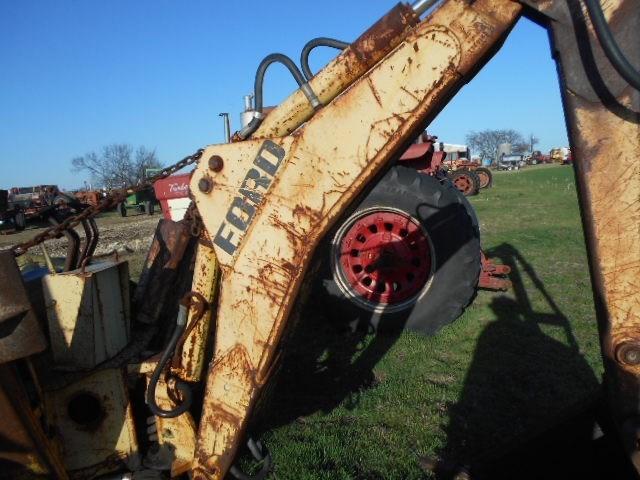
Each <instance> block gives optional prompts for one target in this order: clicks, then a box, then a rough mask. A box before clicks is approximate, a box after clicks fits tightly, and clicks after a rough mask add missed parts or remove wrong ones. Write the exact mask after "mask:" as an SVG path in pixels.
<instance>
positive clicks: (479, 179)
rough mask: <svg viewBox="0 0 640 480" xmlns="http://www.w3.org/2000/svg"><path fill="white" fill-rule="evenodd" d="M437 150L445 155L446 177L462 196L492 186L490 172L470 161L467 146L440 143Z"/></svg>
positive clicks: (473, 193)
mask: <svg viewBox="0 0 640 480" xmlns="http://www.w3.org/2000/svg"><path fill="white" fill-rule="evenodd" d="M439 149H440V151H441V152H445V153H446V156H445V159H444V161H443V167H444V169H445V170H446V172H447V175H448V176H449V178H450V179H451V181H452V182H453V184H454V185H455V186H456V188H457V189H458V190H460V191H461V192H462V193H463V194H464V195H467V196H469V195H475V194H477V193H478V191H479V190H480V189H483V188H489V187H491V186H492V185H493V175H492V174H491V170H489V169H488V168H486V167H483V166H482V165H481V164H480V163H479V162H474V161H472V160H471V151H470V150H469V147H468V146H467V145H454V144H449V143H442V142H440V144H439Z"/></svg>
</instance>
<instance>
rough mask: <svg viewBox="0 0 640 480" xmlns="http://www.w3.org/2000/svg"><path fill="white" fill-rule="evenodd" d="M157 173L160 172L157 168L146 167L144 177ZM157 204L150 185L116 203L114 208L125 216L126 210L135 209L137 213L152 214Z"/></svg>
mask: <svg viewBox="0 0 640 480" xmlns="http://www.w3.org/2000/svg"><path fill="white" fill-rule="evenodd" d="M158 173H160V169H159V168H147V169H146V170H145V178H150V177H153V176H154V175H157V174H158ZM157 205H158V199H157V198H156V195H155V192H154V189H153V187H152V186H150V187H148V188H145V189H143V190H140V191H138V192H135V193H132V194H131V195H129V196H128V197H127V198H126V200H124V201H123V202H120V203H119V204H118V206H117V207H116V209H117V211H118V213H119V214H120V216H122V217H126V216H127V212H128V210H136V211H137V212H139V213H143V214H144V213H146V214H147V215H153V213H154V211H155V208H156V206H157Z"/></svg>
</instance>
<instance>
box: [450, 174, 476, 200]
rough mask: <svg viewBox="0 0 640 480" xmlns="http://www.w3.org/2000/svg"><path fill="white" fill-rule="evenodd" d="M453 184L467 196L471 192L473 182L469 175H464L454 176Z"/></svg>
mask: <svg viewBox="0 0 640 480" xmlns="http://www.w3.org/2000/svg"><path fill="white" fill-rule="evenodd" d="M453 184H454V185H455V186H456V188H457V189H458V190H460V191H461V192H462V193H464V194H465V195H469V194H470V193H471V192H472V191H473V180H472V179H471V175H467V174H466V173H461V174H459V175H456V177H455V179H454V180H453Z"/></svg>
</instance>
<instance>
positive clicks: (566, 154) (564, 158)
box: [549, 147, 572, 165]
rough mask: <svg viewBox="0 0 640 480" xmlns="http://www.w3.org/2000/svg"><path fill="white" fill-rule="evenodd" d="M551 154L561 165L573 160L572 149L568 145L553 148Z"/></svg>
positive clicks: (553, 160) (554, 161) (554, 160)
mask: <svg viewBox="0 0 640 480" xmlns="http://www.w3.org/2000/svg"><path fill="white" fill-rule="evenodd" d="M549 156H550V157H551V161H552V162H553V163H559V164H560V165H568V164H570V163H571V162H572V155H571V150H570V149H569V148H568V147H560V148H552V149H551V151H550V152H549Z"/></svg>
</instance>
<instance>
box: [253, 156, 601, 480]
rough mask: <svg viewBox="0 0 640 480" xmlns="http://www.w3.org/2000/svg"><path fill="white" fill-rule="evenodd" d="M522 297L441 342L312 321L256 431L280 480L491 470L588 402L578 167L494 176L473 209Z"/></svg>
mask: <svg viewBox="0 0 640 480" xmlns="http://www.w3.org/2000/svg"><path fill="white" fill-rule="evenodd" d="M472 203H473V204H474V206H475V208H476V210H477V213H478V216H479V218H480V223H481V231H482V239H483V247H484V249H485V251H486V252H487V253H488V254H489V256H490V257H492V258H494V259H495V260H497V261H500V262H503V263H506V264H509V265H511V266H512V268H513V270H514V274H513V277H512V280H513V282H514V289H513V290H512V291H511V292H508V293H506V294H503V293H491V292H481V293H479V295H478V297H477V298H476V300H475V302H474V303H473V305H472V306H471V307H470V308H468V309H467V311H466V312H465V314H464V315H463V316H462V317H461V318H460V319H459V320H458V321H456V322H455V323H454V324H453V325H451V326H449V327H446V328H445V329H443V330H442V331H441V332H440V333H439V334H438V335H437V336H435V337H432V338H425V337H421V336H418V335H415V334H410V333H409V334H403V335H400V336H399V337H393V336H388V335H387V336H385V335H377V336H376V335H366V334H363V333H349V332H347V333H345V332H344V331H338V330H337V329H336V328H335V327H334V326H331V325H332V324H330V322H327V319H326V318H323V317H322V316H321V315H319V314H315V313H313V311H311V313H308V312H307V313H305V315H304V318H303V320H302V322H303V324H304V325H303V327H304V328H303V329H300V331H301V332H302V333H300V334H298V335H297V337H296V338H295V341H294V343H293V345H292V347H291V348H290V350H289V353H288V355H287V356H286V357H285V359H284V362H283V369H282V373H281V375H280V377H279V379H278V382H277V384H276V386H275V388H274V391H273V393H272V395H271V400H270V402H269V404H268V409H264V411H265V413H264V414H263V415H261V416H260V420H259V421H258V422H256V425H255V426H254V427H253V431H254V434H255V435H256V436H257V437H259V438H260V439H261V440H262V441H263V442H264V443H265V444H266V445H267V446H268V448H269V450H270V451H271V453H272V455H273V459H274V464H275V466H274V470H273V472H274V473H273V478H278V479H297V480H302V479H312V478H313V479H316V478H326V479H387V478H388V479H418V478H429V475H430V474H428V473H426V470H427V468H426V465H427V464H429V463H432V462H433V459H440V460H441V461H442V462H444V463H450V464H457V465H471V466H472V467H475V466H478V465H482V464H486V463H488V462H491V461H492V459H494V458H496V456H498V455H499V454H501V453H502V452H504V451H506V450H507V449H508V448H510V447H512V446H514V445H515V444H517V442H519V441H521V440H522V439H523V438H527V437H528V436H530V435H531V434H533V433H536V432H539V431H540V430H541V429H543V428H545V427H547V426H549V425H550V424H551V423H553V422H554V421H555V420H556V419H557V418H559V417H561V416H563V415H565V414H566V412H567V411H570V410H571V409H572V407H573V406H575V405H576V404H579V403H581V402H583V401H585V400H586V399H589V398H592V397H593V396H594V395H595V392H596V391H597V388H598V385H599V381H600V377H601V373H602V367H601V362H600V357H599V355H600V354H599V348H598V336H597V330H596V323H595V316H594V308H593V301H592V295H591V289H590V282H589V276H588V270H587V261H586V254H585V246H584V240H583V235H582V229H581V225H580V216H579V210H578V205H577V198H576V189H575V185H574V181H573V171H572V169H571V168H570V167H561V166H549V167H546V166H544V167H533V168H529V169H526V170H524V171H521V172H519V173H515V172H505V173H498V174H496V175H495V181H494V187H493V188H492V189H489V190H485V191H483V192H482V193H481V194H480V195H478V196H477V197H475V198H473V199H472Z"/></svg>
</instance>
